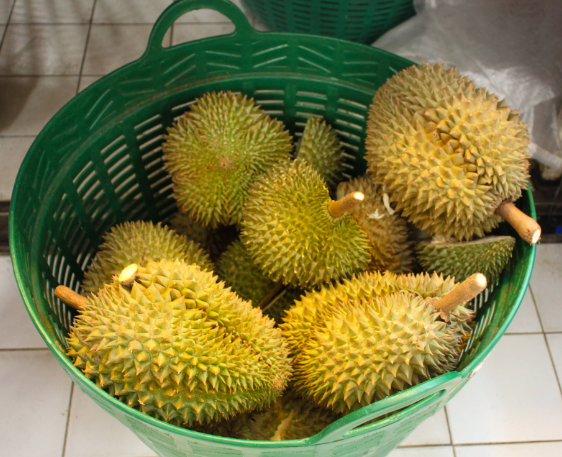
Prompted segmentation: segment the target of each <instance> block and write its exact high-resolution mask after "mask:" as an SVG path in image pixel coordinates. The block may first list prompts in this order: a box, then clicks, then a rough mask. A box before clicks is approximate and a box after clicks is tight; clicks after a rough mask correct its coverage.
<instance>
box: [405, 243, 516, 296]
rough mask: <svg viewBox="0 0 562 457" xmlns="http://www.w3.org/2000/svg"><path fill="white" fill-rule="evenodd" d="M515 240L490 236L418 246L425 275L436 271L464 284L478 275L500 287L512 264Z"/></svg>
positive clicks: (417, 249) (418, 253) (419, 258)
mask: <svg viewBox="0 0 562 457" xmlns="http://www.w3.org/2000/svg"><path fill="white" fill-rule="evenodd" d="M514 246H515V238H513V237H511V236H488V237H485V238H480V239H478V240H475V241H466V242H460V243H459V242H442V243H435V242H422V243H419V244H418V245H417V246H416V253H417V257H418V261H419V262H420V265H421V266H422V267H423V269H424V270H425V271H436V272H437V273H442V274H444V275H449V276H452V277H454V278H455V280H456V281H457V282H460V281H464V280H465V279H466V278H468V277H469V276H470V275H472V274H474V273H482V274H483V275H484V276H486V279H487V280H488V284H490V285H494V284H496V282H497V280H498V277H499V275H500V273H501V272H502V270H503V269H504V267H505V266H506V265H507V262H509V259H510V258H511V254H512V252H513V247H514Z"/></svg>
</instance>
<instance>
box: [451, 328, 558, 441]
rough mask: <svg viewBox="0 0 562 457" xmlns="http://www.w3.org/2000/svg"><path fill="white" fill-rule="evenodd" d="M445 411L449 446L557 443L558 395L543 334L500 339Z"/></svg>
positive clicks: (510, 336)
mask: <svg viewBox="0 0 562 457" xmlns="http://www.w3.org/2000/svg"><path fill="white" fill-rule="evenodd" d="M447 412H448V416H449V425H450V428H451V434H452V439H453V444H459V443H497V442H512V441H542V440H561V439H562V397H561V395H560V389H559V387H558V383H557V381H556V376H555V373H554V369H553V367H552V363H551V361H550V356H549V354H548V350H547V347H546V343H545V341H544V337H543V335H542V334H529V335H504V336H503V338H502V339H501V340H500V342H499V343H498V345H497V346H496V348H495V349H494V351H493V352H492V353H491V355H490V357H489V358H488V359H487V360H486V362H485V363H484V365H483V366H482V369H481V370H480V371H479V372H478V373H477V374H476V375H475V376H474V378H472V379H471V380H470V381H469V382H468V383H467V384H466V385H465V386H464V387H463V389H462V390H461V391H460V392H459V393H458V394H457V396H456V397H455V398H453V399H452V400H451V401H450V402H449V403H448V405H447Z"/></svg>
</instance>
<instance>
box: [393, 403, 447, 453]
mask: <svg viewBox="0 0 562 457" xmlns="http://www.w3.org/2000/svg"><path fill="white" fill-rule="evenodd" d="M434 444H451V437H450V436H449V427H448V426H447V416H446V415H445V409H442V410H440V411H439V412H437V413H436V414H435V415H433V416H431V417H430V418H429V419H427V420H426V421H424V422H422V423H421V425H420V426H418V428H416V429H415V430H414V431H413V432H412V434H411V435H410V436H409V437H408V438H406V439H405V440H404V441H403V442H402V443H401V446H430V445H434Z"/></svg>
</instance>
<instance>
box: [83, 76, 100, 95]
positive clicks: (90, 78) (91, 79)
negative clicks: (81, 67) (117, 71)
mask: <svg viewBox="0 0 562 457" xmlns="http://www.w3.org/2000/svg"><path fill="white" fill-rule="evenodd" d="M100 78H101V76H82V78H80V88H79V89H78V91H79V92H82V91H83V90H84V89H85V88H86V87H88V86H89V85H90V84H92V83H94V82H96V81H97V80H98V79H100Z"/></svg>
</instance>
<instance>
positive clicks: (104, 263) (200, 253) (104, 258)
mask: <svg viewBox="0 0 562 457" xmlns="http://www.w3.org/2000/svg"><path fill="white" fill-rule="evenodd" d="M103 240H104V241H103V243H102V244H101V246H100V247H99V250H98V252H97V254H96V257H95V258H94V260H93V261H92V263H91V264H90V265H89V266H88V269H87V270H86V272H85V273H84V280H83V281H82V290H83V291H84V292H87V293H88V292H96V291H97V290H98V289H99V288H100V287H102V286H103V285H104V284H105V283H109V282H111V280H112V277H113V275H116V274H119V273H120V272H121V270H123V268H125V267H126V266H127V265H129V264H131V263H138V264H143V263H146V262H147V261H149V260H154V261H158V260H162V259H170V260H171V259H181V260H184V261H185V262H187V263H194V264H197V265H199V266H200V267H201V268H203V269H207V270H212V269H213V264H212V262H211V259H209V255H208V254H207V253H206V252H205V251H204V250H203V249H201V246H199V245H198V244H197V243H195V242H193V241H191V240H188V239H187V238H186V237H185V236H180V235H178V234H177V233H176V232H174V231H173V230H170V229H169V228H168V227H164V226H162V225H161V224H160V222H159V223H158V224H156V225H154V224H153V223H152V222H144V221H135V222H125V223H123V224H120V225H116V226H114V227H112V228H111V230H109V231H108V232H107V233H106V234H105V235H104V237H103Z"/></svg>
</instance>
